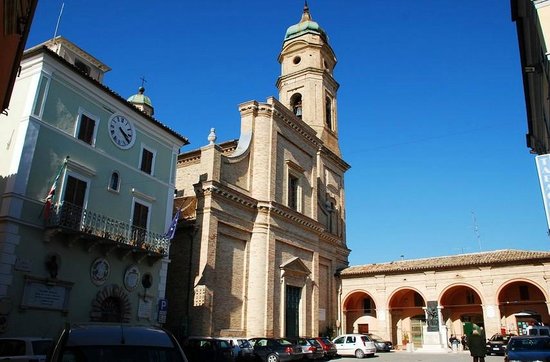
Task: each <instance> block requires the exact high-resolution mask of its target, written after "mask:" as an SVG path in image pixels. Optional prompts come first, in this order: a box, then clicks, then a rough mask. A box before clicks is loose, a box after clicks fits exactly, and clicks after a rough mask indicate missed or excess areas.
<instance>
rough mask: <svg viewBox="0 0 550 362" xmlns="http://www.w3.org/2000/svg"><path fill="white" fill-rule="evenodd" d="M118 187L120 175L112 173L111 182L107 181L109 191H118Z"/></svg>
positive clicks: (115, 172)
mask: <svg viewBox="0 0 550 362" xmlns="http://www.w3.org/2000/svg"><path fill="white" fill-rule="evenodd" d="M119 187H120V175H119V174H118V172H117V171H113V173H112V174H111V181H109V189H110V190H113V191H118V190H119Z"/></svg>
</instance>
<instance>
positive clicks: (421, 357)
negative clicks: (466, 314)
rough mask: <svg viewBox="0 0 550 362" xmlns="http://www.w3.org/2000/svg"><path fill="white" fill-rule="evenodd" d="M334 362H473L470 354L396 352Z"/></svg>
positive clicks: (488, 360)
mask: <svg viewBox="0 0 550 362" xmlns="http://www.w3.org/2000/svg"><path fill="white" fill-rule="evenodd" d="M331 361H334V362H351V361H354V362H359V361H362V362H386V361H387V362H390V361H391V362H472V357H470V353H469V352H458V353H451V352H449V353H421V352H402V351H394V352H389V353H377V354H376V355H375V356H374V357H372V358H364V359H356V358H353V357H340V358H336V359H333V360H331ZM503 361H504V357H502V356H487V357H485V362H503Z"/></svg>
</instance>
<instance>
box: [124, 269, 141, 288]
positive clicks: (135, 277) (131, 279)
mask: <svg viewBox="0 0 550 362" xmlns="http://www.w3.org/2000/svg"><path fill="white" fill-rule="evenodd" d="M139 280H140V273H139V269H138V267H137V265H130V266H129V267H128V268H126V271H125V272H124V287H125V288H126V289H127V290H128V291H129V292H131V291H133V290H134V289H136V287H137V286H138V284H139Z"/></svg>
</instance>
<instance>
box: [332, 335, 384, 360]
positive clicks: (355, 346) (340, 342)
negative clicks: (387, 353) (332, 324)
mask: <svg viewBox="0 0 550 362" xmlns="http://www.w3.org/2000/svg"><path fill="white" fill-rule="evenodd" d="M332 343H334V345H336V349H337V350H338V354H339V355H341V356H355V357H356V358H363V357H365V356H367V357H372V356H374V354H375V353H376V346H375V344H374V342H373V341H371V339H370V338H369V336H367V335H364V334H344V335H341V336H338V337H336V338H335V339H334V340H333V341H332Z"/></svg>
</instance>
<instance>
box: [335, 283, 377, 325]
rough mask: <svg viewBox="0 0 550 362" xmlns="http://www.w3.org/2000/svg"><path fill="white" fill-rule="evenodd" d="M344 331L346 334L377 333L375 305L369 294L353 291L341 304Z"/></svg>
mask: <svg viewBox="0 0 550 362" xmlns="http://www.w3.org/2000/svg"><path fill="white" fill-rule="evenodd" d="M343 312H344V318H345V320H344V323H345V325H344V331H345V332H346V333H354V332H355V333H369V332H377V331H376V330H375V329H374V330H373V327H374V328H376V326H377V323H376V319H377V316H376V303H375V302H374V299H373V298H372V297H371V296H370V294H369V293H367V292H365V291H355V292H352V293H351V294H349V295H348V296H347V297H346V299H345V301H344V303H343Z"/></svg>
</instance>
